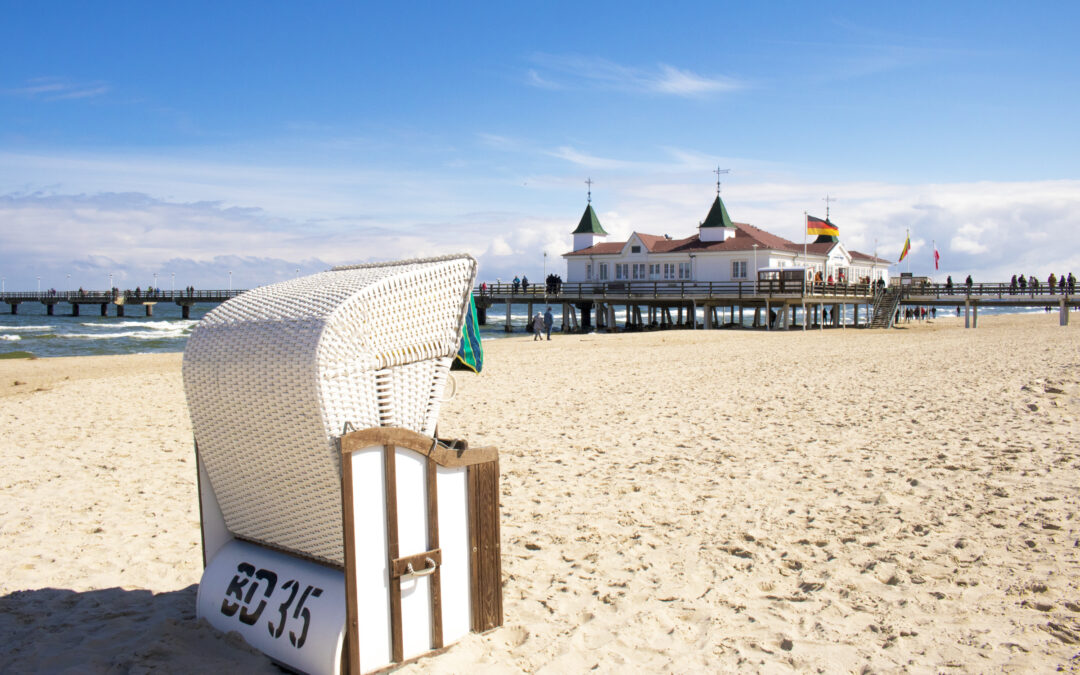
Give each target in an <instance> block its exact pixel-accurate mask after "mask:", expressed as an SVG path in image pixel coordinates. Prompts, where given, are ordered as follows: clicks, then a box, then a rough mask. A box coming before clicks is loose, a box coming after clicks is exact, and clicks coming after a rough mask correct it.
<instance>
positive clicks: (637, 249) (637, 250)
mask: <svg viewBox="0 0 1080 675" xmlns="http://www.w3.org/2000/svg"><path fill="white" fill-rule="evenodd" d="M630 252H631V253H641V247H640V246H631V247H630Z"/></svg>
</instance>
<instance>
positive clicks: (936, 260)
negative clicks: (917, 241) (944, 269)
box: [934, 242, 941, 269]
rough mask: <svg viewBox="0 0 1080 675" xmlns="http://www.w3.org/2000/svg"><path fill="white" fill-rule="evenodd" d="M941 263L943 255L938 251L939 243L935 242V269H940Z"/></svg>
mask: <svg viewBox="0 0 1080 675" xmlns="http://www.w3.org/2000/svg"><path fill="white" fill-rule="evenodd" d="M940 261H941V254H940V253H938V251H937V242H934V269H938V263H939V262H940Z"/></svg>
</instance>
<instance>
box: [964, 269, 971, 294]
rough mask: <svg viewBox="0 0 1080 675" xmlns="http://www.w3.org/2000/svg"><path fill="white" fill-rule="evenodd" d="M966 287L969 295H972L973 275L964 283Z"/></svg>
mask: <svg viewBox="0 0 1080 675" xmlns="http://www.w3.org/2000/svg"><path fill="white" fill-rule="evenodd" d="M964 285H965V286H967V291H968V295H971V275H970V274H969V275H968V276H967V281H965V282H964Z"/></svg>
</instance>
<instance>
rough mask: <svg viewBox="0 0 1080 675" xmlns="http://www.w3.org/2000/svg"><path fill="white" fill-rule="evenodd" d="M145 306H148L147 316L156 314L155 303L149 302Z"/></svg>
mask: <svg viewBox="0 0 1080 675" xmlns="http://www.w3.org/2000/svg"><path fill="white" fill-rule="evenodd" d="M144 307H146V316H154V303H152V302H148V303H146V305H144Z"/></svg>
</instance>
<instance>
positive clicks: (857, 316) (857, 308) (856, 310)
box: [852, 302, 859, 328]
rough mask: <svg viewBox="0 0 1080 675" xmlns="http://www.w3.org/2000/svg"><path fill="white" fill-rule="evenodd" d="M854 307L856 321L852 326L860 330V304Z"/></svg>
mask: <svg viewBox="0 0 1080 675" xmlns="http://www.w3.org/2000/svg"><path fill="white" fill-rule="evenodd" d="M853 306H854V308H855V319H854V323H853V324H852V325H853V326H854V327H855V328H858V327H859V303H857V302H856V303H855V304H854V305H853Z"/></svg>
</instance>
